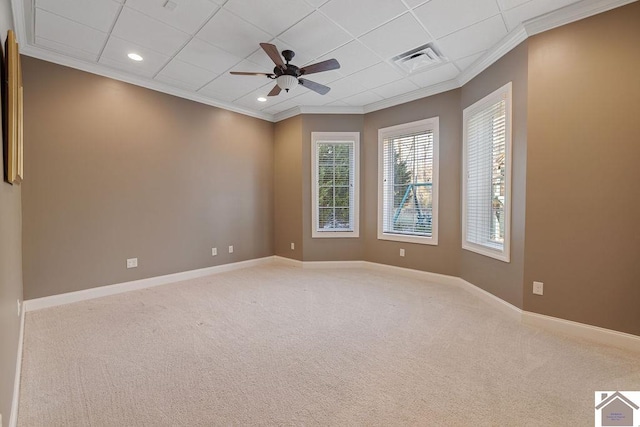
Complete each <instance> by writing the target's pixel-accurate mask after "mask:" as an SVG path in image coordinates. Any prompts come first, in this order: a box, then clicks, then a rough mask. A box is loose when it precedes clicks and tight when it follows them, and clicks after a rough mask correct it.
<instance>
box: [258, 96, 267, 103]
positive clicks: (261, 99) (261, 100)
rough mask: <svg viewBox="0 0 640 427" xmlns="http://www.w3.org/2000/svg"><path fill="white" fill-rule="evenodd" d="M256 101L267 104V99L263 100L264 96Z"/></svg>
mask: <svg viewBox="0 0 640 427" xmlns="http://www.w3.org/2000/svg"><path fill="white" fill-rule="evenodd" d="M258 101H260V102H267V98H265V97H264V96H261V97H260V98H258Z"/></svg>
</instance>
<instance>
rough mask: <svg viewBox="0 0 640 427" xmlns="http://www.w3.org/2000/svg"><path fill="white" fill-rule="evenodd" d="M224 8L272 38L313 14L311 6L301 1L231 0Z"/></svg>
mask: <svg viewBox="0 0 640 427" xmlns="http://www.w3.org/2000/svg"><path fill="white" fill-rule="evenodd" d="M224 7H225V9H228V10H230V11H231V12H233V13H235V14H236V15H238V16H242V18H243V19H245V20H246V21H249V22H250V23H252V24H253V25H255V26H256V27H259V28H262V29H263V30H264V31H266V32H267V33H269V34H271V35H272V36H277V35H278V34H280V33H282V32H283V31H285V30H286V29H287V28H289V27H291V26H292V25H293V24H295V23H296V22H298V21H300V20H301V19H302V18H304V17H305V16H307V15H309V14H310V13H311V12H313V8H312V7H311V6H309V5H308V4H307V3H304V2H301V1H300V0H269V1H255V0H229V1H228V2H227V3H226V4H225V5H224Z"/></svg>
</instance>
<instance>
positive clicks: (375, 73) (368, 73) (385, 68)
mask: <svg viewBox="0 0 640 427" xmlns="http://www.w3.org/2000/svg"><path fill="white" fill-rule="evenodd" d="M353 76H354V77H355V78H357V79H358V81H359V82H360V84H361V85H362V86H364V87H366V88H367V89H373V88H376V87H379V86H382V85H385V84H387V83H391V82H394V81H396V80H399V79H401V78H402V77H403V76H402V74H400V72H399V71H397V70H396V69H395V68H393V67H392V66H391V65H389V64H387V63H386V62H380V63H378V64H376V65H374V66H372V67H369V68H367V69H365V70H362V71H358V72H357V73H355V74H353Z"/></svg>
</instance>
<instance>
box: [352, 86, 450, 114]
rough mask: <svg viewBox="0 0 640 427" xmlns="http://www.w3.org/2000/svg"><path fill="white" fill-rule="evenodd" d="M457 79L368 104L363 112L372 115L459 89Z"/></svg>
mask: <svg viewBox="0 0 640 427" xmlns="http://www.w3.org/2000/svg"><path fill="white" fill-rule="evenodd" d="M459 87H460V85H459V84H458V82H457V80H456V79H451V80H447V81H446V82H441V83H437V84H435V85H431V86H429V87H425V88H422V89H418V90H414V91H412V92H408V93H403V94H402V95H397V96H394V97H393V98H389V99H383V100H382V101H377V102H374V103H372V104H367V105H365V106H364V107H363V111H364V112H365V114H366V113H371V112H373V111H378V110H383V109H385V108H389V107H394V106H396V105H400V104H406V103H407V102H411V101H415V100H416V99H421V98H426V97H427V96H432V95H437V94H439V93H442V92H446V91H449V90H452V89H457V88H459Z"/></svg>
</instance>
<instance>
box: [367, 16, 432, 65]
mask: <svg viewBox="0 0 640 427" xmlns="http://www.w3.org/2000/svg"><path fill="white" fill-rule="evenodd" d="M360 40H361V41H362V42H363V43H364V44H366V45H367V46H369V47H370V48H371V49H373V51H374V52H376V53H378V55H380V56H382V57H383V58H385V59H389V58H392V57H394V56H396V55H399V54H401V53H404V52H406V51H408V50H411V49H413V48H416V47H418V46H422V45H423V44H426V43H429V42H430V41H431V38H430V37H429V35H428V34H427V32H426V31H425V30H424V28H422V26H421V25H420V24H418V21H416V20H415V18H414V17H413V16H412V15H411V14H410V13H405V14H404V15H402V16H401V17H399V18H396V19H394V20H393V21H391V22H389V23H387V24H384V25H383V26H381V27H379V28H376V29H375V30H373V31H371V32H370V33H368V34H365V35H364V36H362V37H360Z"/></svg>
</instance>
